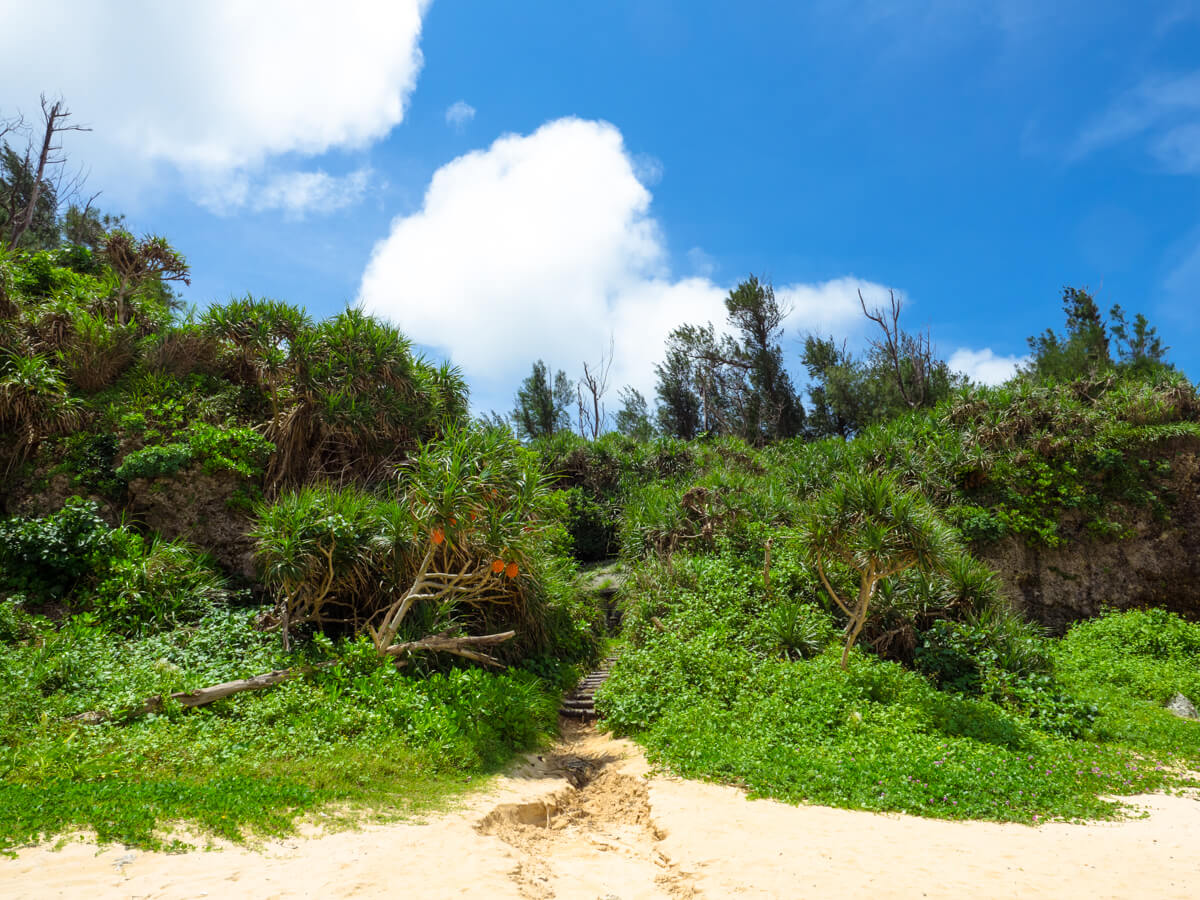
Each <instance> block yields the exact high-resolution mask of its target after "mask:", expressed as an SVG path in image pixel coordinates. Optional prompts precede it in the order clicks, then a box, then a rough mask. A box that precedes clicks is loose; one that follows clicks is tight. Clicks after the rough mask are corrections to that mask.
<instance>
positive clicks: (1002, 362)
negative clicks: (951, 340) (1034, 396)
mask: <svg viewBox="0 0 1200 900" xmlns="http://www.w3.org/2000/svg"><path fill="white" fill-rule="evenodd" d="M1028 361H1029V357H1028V356H998V355H997V354H996V353H995V352H993V350H992V348H991V347H984V348H983V349H982V350H971V349H970V348H968V347H960V348H959V349H957V350H955V351H954V352H953V353H952V354H951V355H950V359H948V360H947V361H946V362H947V365H949V366H950V369H951V371H954V372H962V373H963V374H964V375H966V376H967V377H968V378H970V379H971V380H972V381H974V382H977V383H979V384H1001V383H1003V382H1005V381H1008V379H1010V378H1012V377H1013V375H1015V374H1016V373H1017V368H1018V367H1019V366H1022V365H1024V364H1025V363H1027V362H1028Z"/></svg>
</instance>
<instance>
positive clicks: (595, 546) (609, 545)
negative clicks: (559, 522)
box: [564, 487, 617, 562]
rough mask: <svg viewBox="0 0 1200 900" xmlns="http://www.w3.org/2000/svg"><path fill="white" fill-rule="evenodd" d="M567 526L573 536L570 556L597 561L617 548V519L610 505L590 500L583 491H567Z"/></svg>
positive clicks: (573, 489) (585, 560)
mask: <svg viewBox="0 0 1200 900" xmlns="http://www.w3.org/2000/svg"><path fill="white" fill-rule="evenodd" d="M564 493H565V495H566V501H567V514H566V521H565V523H564V524H565V525H566V528H567V531H568V533H569V534H570V535H571V555H572V556H574V557H575V558H576V559H578V560H580V561H582V562H596V561H598V560H601V559H607V558H608V557H610V556H612V555H613V554H614V553H615V552H616V549H617V516H616V513H615V511H614V510H613V509H612V507H611V506H609V505H608V504H605V503H603V502H601V501H598V500H595V499H593V498H592V497H590V496H589V495H588V494H587V493H586V492H585V491H584V490H583V489H582V488H579V487H573V488H568V489H567V490H566V491H565V492H564Z"/></svg>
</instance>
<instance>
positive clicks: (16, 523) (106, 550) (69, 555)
mask: <svg viewBox="0 0 1200 900" xmlns="http://www.w3.org/2000/svg"><path fill="white" fill-rule="evenodd" d="M113 552H114V547H113V530H112V529H111V528H109V526H108V525H107V523H105V521H104V520H103V519H101V518H100V516H99V514H98V512H97V507H96V504H95V503H94V502H91V501H86V500H81V499H80V498H78V497H72V498H71V499H69V500H68V501H67V503H66V505H65V506H64V507H63V508H62V509H61V510H59V511H58V512H56V513H53V514H52V515H49V516H44V517H41V518H13V519H8V520H7V521H0V578H2V580H3V581H2V585H0V587H2V588H3V590H6V591H12V592H18V591H20V592H25V591H29V592H32V593H35V594H38V595H45V596H49V597H60V596H62V595H64V594H67V593H69V592H70V591H71V590H72V589H73V588H74V587H75V585H76V584H77V583H78V582H79V581H80V580H81V579H82V578H84V577H85V576H87V575H90V574H92V573H94V572H95V571H97V570H98V569H100V568H102V567H103V566H104V565H105V563H106V561H107V559H109V558H110V557H111V555H112V554H113Z"/></svg>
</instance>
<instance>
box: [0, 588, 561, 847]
mask: <svg viewBox="0 0 1200 900" xmlns="http://www.w3.org/2000/svg"><path fill="white" fill-rule="evenodd" d="M256 615H257V613H256V611H255V610H222V609H217V610H213V611H211V612H210V613H209V614H208V615H206V616H205V617H204V618H203V619H201V620H200V621H199V622H197V623H196V624H195V625H194V626H193V627H191V628H188V629H176V630H172V631H164V632H159V633H155V634H146V635H143V636H141V637H137V638H134V639H129V638H118V637H117V636H115V635H113V634H112V633H110V632H108V631H106V630H104V629H102V628H98V627H94V626H89V625H86V624H83V623H82V622H79V621H78V620H77V621H76V622H75V623H73V624H71V625H70V626H68V627H64V628H62V629H61V630H55V629H53V628H50V627H48V626H45V625H39V626H38V628H39V629H40V630H39V631H38V632H37V634H38V635H39V636H38V637H37V639H33V638H30V639H18V640H17V642H15V643H12V642H9V643H0V851H2V850H11V849H12V848H14V847H16V846H20V845H22V844H26V843H31V842H34V841H38V840H41V839H46V838H50V837H53V836H55V835H57V834H62V833H64V832H69V831H73V830H77V829H81V828H83V829H93V830H95V831H96V832H97V834H98V836H99V838H100V839H101V840H102V841H120V842H123V843H127V844H129V845H131V846H138V847H161V846H162V845H163V838H162V831H163V829H164V827H166V826H168V825H171V824H174V823H177V822H180V821H182V822H184V823H187V824H190V825H193V826H196V827H199V828H200V829H203V830H204V831H208V832H211V833H213V834H216V835H218V836H221V837H224V838H227V839H231V840H241V839H243V838H245V837H246V836H248V835H252V834H277V833H281V832H285V831H287V830H289V829H290V827H291V823H292V821H293V819H294V818H295V817H296V816H297V815H300V814H303V813H306V812H308V811H311V810H315V809H318V808H320V807H322V806H324V805H326V804H336V805H338V806H339V807H341V808H342V809H343V810H345V809H346V808H347V804H349V805H350V809H349V810H348V812H349V814H351V815H353V814H354V808H356V807H358V806H360V805H361V806H362V807H365V808H367V809H369V810H370V811H372V812H373V813H374V814H376V815H379V814H386V813H387V812H389V811H392V810H394V811H396V812H406V811H412V810H420V809H423V808H427V807H429V806H430V805H431V804H433V803H435V802H437V801H438V800H439V799H440V798H442V797H445V796H447V795H450V794H454V793H457V792H460V791H462V790H464V789H465V788H468V787H470V786H472V785H473V784H474V783H476V781H477V780H478V779H479V778H480V777H481V776H485V775H487V774H488V773H490V772H492V771H495V769H496V768H497V767H498V766H500V765H502V764H503V763H505V762H506V761H507V760H508V759H509V758H510V756H511V755H512V754H513V753H514V752H517V751H520V750H524V749H528V748H530V747H532V746H535V745H536V744H537V743H539V742H541V741H542V740H544V738H545V736H546V735H548V734H549V733H550V732H551V731H552V729H553V727H554V723H555V711H556V707H557V700H558V696H559V695H558V683H557V682H556V681H546V680H542V679H540V678H538V677H535V676H533V675H532V674H530V673H529V672H526V671H522V670H516V669H514V670H510V671H507V672H502V673H489V672H483V671H481V670H478V669H454V670H450V671H446V672H440V673H434V674H432V675H430V676H424V675H420V674H402V673H400V672H397V671H396V669H395V668H394V667H392V666H390V665H380V663H379V660H378V657H377V656H376V655H375V654H374V651H373V650H371V649H370V648H369V645H368V646H367V647H366V650H367V652H366V653H365V654H364V652H363V648H362V647H361V646H360V645H357V644H344V645H333V644H330V643H326V644H324V645H323V647H319V648H313V649H314V652H316V653H321V654H327V655H328V656H327V658H333V659H337V660H341V661H340V662H339V664H338V665H337V666H335V667H333V668H331V669H325V670H322V672H321V673H320V674H319V675H317V676H314V677H313V678H311V679H300V680H296V681H292V682H289V683H286V684H284V685H281V686H280V687H278V688H275V689H273V690H271V691H266V692H262V693H254V694H239V695H237V696H235V697H233V698H230V699H228V700H225V701H221V702H220V703H218V704H215V705H214V706H212V707H206V708H201V709H197V710H193V711H188V712H183V711H181V710H179V709H168V710H167V711H166V712H165V713H164V714H161V715H151V716H145V717H141V718H138V719H134V720H131V721H129V722H127V723H123V722H122V721H120V719H119V718H118V719H117V720H114V721H111V722H107V723H104V724H100V725H89V726H83V725H80V724H79V723H77V722H73V721H71V720H70V718H69V717H70V716H72V715H74V714H77V713H80V712H84V711H87V710H95V709H101V710H110V711H114V712H119V711H120V710H122V709H124V708H126V707H128V706H129V705H131V704H133V703H135V702H140V701H141V700H142V699H143V698H145V697H147V696H152V695H155V694H161V693H166V692H169V691H176V690H188V689H193V688H196V687H200V686H203V685H209V684H214V683H218V682H221V681H227V680H232V679H235V678H243V677H247V676H249V675H253V674H256V673H259V672H266V671H270V670H272V669H277V668H284V667H287V666H294V665H301V664H303V663H304V662H306V661H311V660H313V659H314V657H313V656H311V655H308V656H306V655H302V654H300V653H293V654H284V653H282V652H281V651H280V649H279V645H278V641H276V640H275V639H274V638H273V637H272V636H271V635H268V634H263V633H261V632H258V631H255V630H254V629H253V628H252V621H253V619H254V618H255V616H256ZM548 670H549V671H550V672H551V674H552V675H554V676H556V677H557V678H559V679H561V678H562V677H563V675H564V673H563V672H562V671H561V670H558V669H555V668H554V667H553V666H549V667H548Z"/></svg>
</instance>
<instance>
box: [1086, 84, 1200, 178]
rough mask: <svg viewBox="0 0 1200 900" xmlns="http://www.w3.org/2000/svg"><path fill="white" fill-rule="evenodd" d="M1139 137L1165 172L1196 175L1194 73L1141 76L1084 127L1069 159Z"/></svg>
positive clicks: (1198, 120) (1199, 145) (1198, 111)
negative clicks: (1142, 138)
mask: <svg viewBox="0 0 1200 900" xmlns="http://www.w3.org/2000/svg"><path fill="white" fill-rule="evenodd" d="M1142 136H1144V137H1147V138H1148V139H1149V144H1148V148H1147V149H1148V150H1149V152H1150V154H1151V155H1152V156H1153V157H1154V158H1155V159H1157V160H1158V162H1159V163H1160V164H1161V165H1162V166H1163V167H1164V168H1165V169H1166V170H1167V171H1169V172H1174V173H1177V174H1196V173H1200V71H1195V72H1191V73H1188V74H1186V75H1181V76H1178V77H1174V78H1162V77H1153V78H1147V79H1146V80H1144V81H1142V82H1141V83H1140V84H1138V85H1137V86H1135V87H1134V88H1132V89H1131V90H1129V91H1126V92H1125V93H1124V94H1122V95H1121V96H1120V97H1118V98H1117V99H1116V101H1115V102H1114V103H1113V104H1112V105H1111V106H1110V107H1109V108H1108V109H1107V110H1105V111H1104V113H1102V114H1101V115H1100V116H1098V117H1097V118H1096V119H1095V120H1093V121H1092V123H1091V124H1090V125H1089V126H1088V127H1087V128H1085V129H1084V131H1083V133H1082V134H1081V135H1080V137H1079V139H1078V140H1077V141H1076V143H1075V146H1074V147H1073V148H1072V151H1071V154H1070V157H1071V158H1072V159H1081V158H1082V157H1084V156H1087V155H1088V154H1090V153H1093V152H1095V151H1097V150H1100V149H1102V148H1104V147H1107V146H1111V145H1113V144H1117V143H1120V142H1122V141H1126V140H1130V139H1132V138H1136V137H1142Z"/></svg>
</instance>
